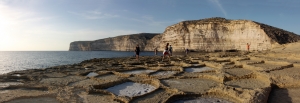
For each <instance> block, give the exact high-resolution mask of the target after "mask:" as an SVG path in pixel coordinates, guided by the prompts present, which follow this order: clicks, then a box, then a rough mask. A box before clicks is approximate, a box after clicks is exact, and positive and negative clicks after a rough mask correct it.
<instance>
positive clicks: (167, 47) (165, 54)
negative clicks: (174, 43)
mask: <svg viewBox="0 0 300 103" xmlns="http://www.w3.org/2000/svg"><path fill="white" fill-rule="evenodd" d="M165 56H168V57H169V61H170V53H169V43H167V45H166V46H165V50H164V52H163V58H162V60H161V61H164V58H165Z"/></svg>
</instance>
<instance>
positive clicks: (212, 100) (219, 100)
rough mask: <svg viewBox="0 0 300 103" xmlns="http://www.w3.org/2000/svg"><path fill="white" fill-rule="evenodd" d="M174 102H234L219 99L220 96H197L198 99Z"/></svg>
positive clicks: (176, 102)
mask: <svg viewBox="0 0 300 103" xmlns="http://www.w3.org/2000/svg"><path fill="white" fill-rule="evenodd" d="M173 103H232V102H229V101H227V100H223V99H219V98H196V99H186V100H178V101H175V102H173Z"/></svg>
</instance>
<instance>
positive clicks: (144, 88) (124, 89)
mask: <svg viewBox="0 0 300 103" xmlns="http://www.w3.org/2000/svg"><path fill="white" fill-rule="evenodd" d="M155 89H156V88H155V87H154V86H152V85H149V84H141V83H134V82H125V83H123V84H120V85H116V86H114V87H110V88H108V89H106V90H107V91H109V92H112V93H113V94H115V95H117V96H128V97H135V96H141V95H144V94H147V93H150V92H152V91H154V90H155Z"/></svg>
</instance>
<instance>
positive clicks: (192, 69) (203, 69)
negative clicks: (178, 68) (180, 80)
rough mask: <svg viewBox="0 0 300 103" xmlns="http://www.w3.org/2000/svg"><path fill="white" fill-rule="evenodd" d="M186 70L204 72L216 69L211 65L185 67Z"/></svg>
mask: <svg viewBox="0 0 300 103" xmlns="http://www.w3.org/2000/svg"><path fill="white" fill-rule="evenodd" d="M184 70H185V72H204V71H209V70H214V69H213V68H210V67H191V68H185V69H184Z"/></svg>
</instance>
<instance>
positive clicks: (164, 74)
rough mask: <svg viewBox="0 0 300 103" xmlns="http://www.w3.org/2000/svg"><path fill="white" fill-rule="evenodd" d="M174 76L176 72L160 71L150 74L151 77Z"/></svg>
mask: <svg viewBox="0 0 300 103" xmlns="http://www.w3.org/2000/svg"><path fill="white" fill-rule="evenodd" d="M174 74H176V71H160V72H156V73H154V74H152V76H172V75H174Z"/></svg>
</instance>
